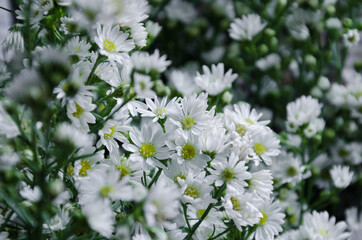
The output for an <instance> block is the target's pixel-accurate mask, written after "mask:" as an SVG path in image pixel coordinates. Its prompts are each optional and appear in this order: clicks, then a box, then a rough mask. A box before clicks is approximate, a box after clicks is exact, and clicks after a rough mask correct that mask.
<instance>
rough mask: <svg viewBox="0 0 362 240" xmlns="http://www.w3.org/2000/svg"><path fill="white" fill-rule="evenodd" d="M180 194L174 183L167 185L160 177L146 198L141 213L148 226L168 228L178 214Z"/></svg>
mask: <svg viewBox="0 0 362 240" xmlns="http://www.w3.org/2000/svg"><path fill="white" fill-rule="evenodd" d="M180 197H181V192H180V190H179V189H178V187H177V185H176V184H174V183H171V184H168V183H167V181H166V179H164V178H163V177H160V178H159V179H158V181H157V183H156V184H155V185H154V186H153V187H152V188H151V190H150V193H149V194H148V196H147V198H146V202H145V205H144V206H143V211H144V213H145V218H146V221H147V223H148V224H149V225H150V226H155V225H161V226H162V225H164V226H168V225H170V224H171V223H172V222H170V221H171V220H172V219H174V218H175V217H176V216H177V215H178V214H179V211H178V208H179V199H180Z"/></svg>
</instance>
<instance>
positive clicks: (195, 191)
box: [184, 185, 200, 199]
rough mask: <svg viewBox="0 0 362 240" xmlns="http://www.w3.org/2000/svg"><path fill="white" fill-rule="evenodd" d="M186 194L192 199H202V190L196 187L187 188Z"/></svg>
mask: <svg viewBox="0 0 362 240" xmlns="http://www.w3.org/2000/svg"><path fill="white" fill-rule="evenodd" d="M184 194H185V195H186V196H189V197H192V198H193V199H196V198H199V197H200V189H199V188H198V187H196V186H194V185H190V186H187V188H186V190H185V192H184Z"/></svg>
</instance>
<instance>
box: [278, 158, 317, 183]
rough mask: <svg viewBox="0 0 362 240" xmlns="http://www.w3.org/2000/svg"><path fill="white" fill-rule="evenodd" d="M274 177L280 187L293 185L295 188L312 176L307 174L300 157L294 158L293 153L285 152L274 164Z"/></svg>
mask: <svg viewBox="0 0 362 240" xmlns="http://www.w3.org/2000/svg"><path fill="white" fill-rule="evenodd" d="M271 167H272V173H273V177H274V178H275V179H277V184H276V185H278V186H280V185H283V184H284V183H291V184H293V186H294V185H295V184H296V183H298V182H300V181H301V180H303V179H305V178H306V177H308V176H310V172H309V174H308V173H307V172H305V170H306V168H305V166H303V165H302V160H301V159H300V157H299V156H296V157H294V156H293V154H291V153H285V152H283V153H282V154H281V155H280V156H278V157H277V158H276V159H275V160H274V162H273V164H272V166H271Z"/></svg>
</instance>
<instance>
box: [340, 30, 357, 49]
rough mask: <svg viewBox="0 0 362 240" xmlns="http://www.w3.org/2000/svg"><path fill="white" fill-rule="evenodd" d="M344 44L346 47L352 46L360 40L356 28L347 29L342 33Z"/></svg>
mask: <svg viewBox="0 0 362 240" xmlns="http://www.w3.org/2000/svg"><path fill="white" fill-rule="evenodd" d="M343 40H344V44H345V45H346V46H347V47H352V46H356V45H358V42H359V40H360V36H359V32H358V30H357V29H349V30H348V31H347V32H346V33H345V34H343Z"/></svg>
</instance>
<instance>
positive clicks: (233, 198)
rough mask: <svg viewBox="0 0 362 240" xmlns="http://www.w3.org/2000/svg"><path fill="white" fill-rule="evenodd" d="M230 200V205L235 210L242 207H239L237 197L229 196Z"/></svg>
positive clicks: (239, 209)
mask: <svg viewBox="0 0 362 240" xmlns="http://www.w3.org/2000/svg"><path fill="white" fill-rule="evenodd" d="M230 201H231V203H232V205H233V209H234V210H235V211H241V210H242V209H243V208H242V207H241V204H240V201H239V199H237V198H236V197H231V198H230Z"/></svg>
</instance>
